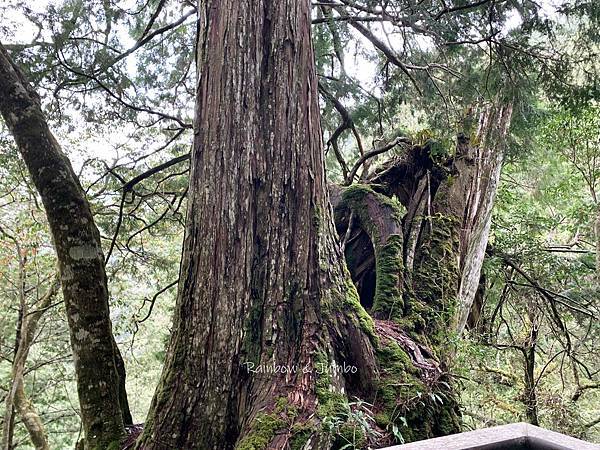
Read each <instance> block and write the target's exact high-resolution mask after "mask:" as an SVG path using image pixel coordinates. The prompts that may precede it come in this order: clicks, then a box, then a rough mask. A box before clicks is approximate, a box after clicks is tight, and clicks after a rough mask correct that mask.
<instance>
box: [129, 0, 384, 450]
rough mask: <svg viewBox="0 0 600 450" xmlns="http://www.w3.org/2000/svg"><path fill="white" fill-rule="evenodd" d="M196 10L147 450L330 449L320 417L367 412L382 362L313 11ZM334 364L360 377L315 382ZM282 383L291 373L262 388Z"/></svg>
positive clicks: (303, 3) (285, 7)
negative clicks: (361, 407)
mask: <svg viewBox="0 0 600 450" xmlns="http://www.w3.org/2000/svg"><path fill="white" fill-rule="evenodd" d="M198 10H199V32H198V43H197V52H198V54H197V64H198V70H199V76H198V84H197V86H198V93H197V106H196V121H195V140H194V149H193V154H192V172H191V180H190V191H189V206H188V208H189V209H188V217H187V229H186V237H185V241H184V249H183V259H182V265H181V277H180V284H179V293H178V301H177V307H176V313H175V318H174V331H173V335H172V339H171V342H170V347H169V351H168V355H167V358H166V363H165V368H164V371H163V375H162V379H161V381H160V385H159V387H158V389H157V392H156V394H155V397H154V400H153V403H152V406H151V409H150V413H149V417H148V420H147V423H146V429H145V432H144V434H143V436H142V440H141V444H140V448H144V449H165V448H178V449H180V448H185V449H231V448H233V447H234V446H235V445H236V444H237V446H238V447H239V448H245V449H250V448H272V449H281V448H286V446H287V445H288V444H289V443H290V442H291V441H293V440H296V439H303V445H304V444H306V445H307V446H308V447H305V448H329V447H330V442H329V441H328V440H327V439H326V438H325V437H323V436H320V435H319V430H321V427H320V426H318V425H317V424H316V421H317V420H318V419H317V416H316V415H315V414H314V413H315V411H316V409H317V405H318V404H319V405H320V406H321V407H322V406H324V405H325V404H326V403H327V401H328V399H327V397H328V396H329V397H330V396H331V395H332V393H333V392H337V393H338V395H340V396H342V392H344V393H346V394H350V393H354V394H356V395H359V394H360V396H361V397H369V396H370V394H371V393H372V390H373V383H374V381H375V361H374V356H373V351H372V348H371V344H370V341H369V337H368V333H372V332H373V329H372V323H371V321H370V318H368V316H366V315H365V314H364V311H363V310H362V308H361V307H360V304H359V303H358V300H357V297H356V291H355V288H354V286H353V285H352V282H351V280H350V278H349V276H348V272H347V271H346V270H345V267H344V263H343V257H342V255H341V253H340V251H339V246H338V244H337V242H336V239H335V229H334V227H333V222H332V215H331V211H330V206H329V203H328V199H327V191H326V182H325V175H324V162H323V147H322V138H321V129H320V123H319V104H318V98H317V79H316V74H315V68H314V62H313V50H312V43H311V36H310V23H311V17H310V4H309V1H308V0H278V1H274V0H262V1H261V0H205V1H201V2H200V5H199V9H198ZM360 312H363V316H360V315H359V313H360ZM333 362H337V363H338V364H343V363H344V362H345V363H346V364H352V365H354V366H356V367H357V368H358V370H357V372H356V373H355V374H348V376H346V377H343V376H335V377H333V376H332V377H328V378H325V377H324V376H320V375H319V374H318V372H319V370H318V367H317V366H319V365H323V366H326V365H327V366H328V365H330V364H332V363H333ZM277 367H279V368H292V369H293V368H297V372H287V373H281V372H278V373H264V372H260V371H261V370H266V371H269V370H271V369H275V368H277ZM292 411H293V413H292ZM292 422H293V423H295V424H296V426H295V427H294V426H293V424H292ZM312 422H315V423H313V426H309V423H312ZM300 425H302V426H303V427H305V428H304V430H305V431H303V432H302V433H301V436H300V434H299V432H298V429H299V428H298V427H299V426H300ZM259 443H260V444H259Z"/></svg>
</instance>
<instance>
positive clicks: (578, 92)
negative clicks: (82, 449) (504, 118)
mask: <svg viewBox="0 0 600 450" xmlns="http://www.w3.org/2000/svg"><path fill="white" fill-rule="evenodd" d="M440 5H442V6H440ZM443 5H444V3H443V2H439V3H438V2H421V3H413V2H391V1H390V2H377V1H364V2H352V1H341V2H330V1H323V2H315V3H314V7H313V18H314V20H313V39H314V45H315V53H316V58H317V71H318V74H319V77H320V82H319V83H320V93H321V109H322V123H323V128H324V137H325V142H326V152H327V154H326V157H327V170H328V172H327V175H328V177H329V179H330V181H331V182H332V183H338V184H340V183H344V182H347V181H354V176H349V172H353V171H352V168H353V167H354V166H355V164H356V162H357V161H358V160H359V158H361V156H362V155H364V154H366V153H368V152H369V150H371V149H382V148H387V147H389V148H387V151H385V152H383V151H382V152H381V153H379V154H378V155H376V156H374V157H372V158H369V159H368V161H367V166H368V167H370V168H376V167H377V166H378V164H381V163H383V162H384V161H386V160H388V159H389V158H391V157H393V156H401V155H402V154H403V152H404V151H405V147H404V146H402V145H400V144H401V142H410V143H412V144H416V145H426V144H427V145H428V148H429V149H430V151H431V157H432V158H439V159H443V158H447V157H448V156H452V154H453V152H454V151H455V150H454V148H455V144H454V140H455V137H456V134H457V133H458V132H459V131H461V132H465V131H466V132H467V133H470V137H471V139H473V140H474V139H476V129H477V122H478V120H479V115H480V114H481V111H482V109H483V108H484V107H485V106H486V105H490V104H491V105H502V104H507V103H510V104H511V105H512V107H513V116H512V123H511V126H510V130H509V133H508V136H507V138H506V144H505V149H504V155H505V156H504V160H503V165H502V173H501V178H500V184H499V188H498V193H497V197H496V202H495V206H494V211H493V216H492V222H491V234H490V242H489V245H488V248H487V252H486V259H485V262H484V268H483V274H482V277H481V280H480V283H479V290H478V295H476V299H475V304H474V307H473V309H472V310H471V312H470V317H469V321H468V327H467V331H466V332H465V333H464V335H462V336H453V337H452V339H453V343H454V344H455V345H456V360H455V363H454V365H453V367H452V368H451V375H452V377H453V379H454V380H456V381H457V382H458V383H459V386H461V398H460V401H461V407H462V414H463V422H464V427H465V429H468V428H479V427H483V426H491V425H496V424H502V423H509V422H516V421H529V422H532V423H539V424H540V425H541V426H544V427H547V428H550V429H554V430H557V431H560V432H564V433H567V434H570V435H573V436H577V437H582V438H585V439H587V440H591V441H594V442H600V429H599V424H600V409H599V407H598V405H599V404H600V401H599V400H600V399H599V391H598V388H599V387H600V381H599V378H598V377H599V374H598V371H599V370H600V367H598V361H597V360H598V358H597V355H598V350H599V349H598V346H599V345H600V342H599V340H598V321H597V318H598V314H599V311H598V282H599V280H600V264H599V263H598V260H599V258H598V257H597V255H598V252H597V249H598V248H599V244H598V242H600V238H599V234H600V233H599V231H600V213H599V209H598V208H599V205H598V202H599V201H600V199H599V198H598V197H597V196H598V192H597V190H598V188H599V187H600V179H599V177H600V116H599V114H598V113H599V107H598V104H597V96H598V85H597V70H598V67H597V60H598V58H597V53H598V19H599V17H600V6H598V5H596V4H595V2H592V1H590V2H583V1H574V2H545V1H544V2H540V3H539V4H538V3H534V2H529V1H525V2H522V1H516V0H514V1H485V0H484V1H480V2H475V3H469V2H455V3H453V4H452V5H453V6H448V5H446V6H443ZM195 13H196V11H195V5H193V4H189V3H187V2H174V1H172V2H169V1H165V0H158V1H150V2H135V1H129V2H114V1H111V0H106V1H93V2H87V1H77V0H71V1H66V2H48V3H47V4H40V3H39V2H36V3H35V4H33V2H28V1H10V2H6V3H4V4H3V5H1V6H0V18H2V20H1V21H0V39H1V40H2V42H3V43H4V44H5V45H6V47H7V48H8V49H9V50H10V51H11V54H12V56H13V57H14V59H15V60H17V61H18V62H19V63H20V64H21V66H22V67H24V68H25V69H26V70H27V71H28V74H27V75H28V76H29V77H30V79H31V80H32V82H33V83H34V85H35V87H36V89H37V90H38V92H39V93H40V94H41V95H42V98H43V104H44V107H45V112H46V114H47V115H48V118H49V121H50V123H51V126H52V127H53V129H54V131H55V133H56V135H57V137H58V138H59V140H60V142H61V143H62V147H63V149H64V150H65V152H66V153H67V154H68V155H69V157H70V158H71V160H72V161H73V163H74V167H75V170H76V172H78V174H79V175H80V178H81V181H82V184H83V187H84V189H85V191H86V193H87V195H88V198H89V200H90V202H91V203H92V207H93V209H94V214H95V218H96V221H97V223H98V226H99V228H100V231H101V234H102V239H103V246H104V252H105V255H106V259H107V272H108V276H109V279H110V286H111V293H110V294H111V313H112V320H113V327H114V331H115V336H116V339H117V342H118V344H119V346H120V348H121V351H122V353H123V357H124V359H125V362H126V366H127V372H128V378H127V381H128V391H129V399H130V400H129V401H130V406H131V409H132V413H133V415H134V421H135V422H136V423H137V422H142V421H143V420H144V418H145V415H146V412H147V410H148V407H149V403H150V401H151V397H152V393H153V391H154V387H155V385H156V383H157V381H158V377H159V375H160V371H161V365H162V362H163V359H164V354H165V353H164V352H165V345H166V343H167V342H168V336H169V332H170V326H171V314H172V311H173V307H174V297H175V291H176V289H175V286H176V283H177V278H178V270H179V260H180V250H181V239H182V236H183V224H184V220H185V208H186V192H187V176H188V157H187V154H188V152H189V144H190V141H191V134H192V131H191V128H192V111H193V106H191V105H193V98H194V93H195V70H194V49H193V47H194V35H195ZM391 144H394V145H391ZM0 159H1V160H0V171H1V177H0V208H1V211H2V213H1V214H0V235H1V239H0V260H1V261H2V264H1V265H0V277H1V278H2V281H1V282H0V318H1V322H0V399H3V398H4V397H5V396H6V394H7V392H8V389H9V386H10V385H11V382H12V381H13V376H14V371H13V366H14V365H15V347H16V346H17V345H16V343H17V342H19V341H20V340H21V338H22V335H21V333H20V330H21V328H22V324H23V320H24V318H28V317H30V316H31V315H32V313H33V312H39V313H42V314H40V319H39V320H40V322H39V324H38V328H37V331H36V333H35V336H34V340H33V345H32V347H31V350H30V352H29V356H28V358H27V361H26V363H25V366H24V371H23V377H24V386H25V391H26V393H27V396H28V397H29V399H30V400H31V402H32V404H33V405H35V408H36V409H37V411H38V412H39V414H40V416H41V418H42V420H43V422H44V424H45V426H46V429H47V432H48V434H49V440H50V443H51V448H72V447H73V446H74V444H75V442H76V440H77V439H78V437H79V435H80V433H81V430H80V424H79V418H78V406H77V396H76V394H75V392H76V391H75V382H74V373H73V369H72V358H71V350H70V345H69V339H68V330H67V326H66V322H65V318H64V308H63V307H62V303H61V294H60V292H59V291H57V290H56V288H55V287H53V286H55V284H56V283H55V279H56V268H55V265H56V263H55V255H54V252H53V249H52V244H51V239H50V236H49V234H48V227H47V223H46V220H45V215H44V211H43V208H42V207H41V204H40V202H39V198H38V195H37V193H36V191H35V189H34V187H33V186H32V184H31V181H30V179H29V177H28V175H27V172H26V170H25V168H24V165H23V162H22V161H21V159H20V158H19V156H18V153H17V151H16V149H15V147H14V143H13V140H12V138H11V137H10V135H9V134H8V132H7V130H6V129H4V128H2V129H1V134H0ZM358 167H359V168H360V169H361V172H362V169H363V166H358ZM355 175H356V177H357V178H358V176H360V173H358V174H355ZM430 395H435V394H432V393H430V392H422V393H418V394H417V396H423V397H427V396H430ZM429 400H431V399H428V401H429ZM416 401H419V398H417V399H416ZM433 401H434V402H435V401H443V400H442V399H435V398H434V399H433ZM2 415H3V417H4V418H3V419H2V420H6V418H7V417H10V414H5V413H4V411H3V414H2ZM3 423H4V422H3ZM389 431H390V432H391V433H392V434H394V436H395V438H396V440H397V441H398V442H400V441H401V440H402V439H403V438H402V433H401V431H400V430H396V429H395V430H389ZM13 440H14V444H15V446H16V448H30V446H31V444H30V443H29V437H28V435H27V433H26V431H25V429H24V427H23V426H22V424H20V423H19V421H18V420H17V422H16V426H15V435H14V439H13Z"/></svg>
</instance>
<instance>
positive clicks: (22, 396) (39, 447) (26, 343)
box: [3, 281, 59, 450]
mask: <svg viewBox="0 0 600 450" xmlns="http://www.w3.org/2000/svg"><path fill="white" fill-rule="evenodd" d="M58 288H59V283H58V281H56V282H55V283H53V284H52V286H50V288H49V290H48V292H47V293H46V294H45V295H44V296H43V297H42V298H41V299H40V301H39V302H38V304H37V306H36V310H35V311H27V310H26V309H25V310H24V311H23V313H22V320H21V321H20V322H21V323H20V327H19V328H20V330H19V333H18V335H19V341H18V347H17V352H16V354H15V357H14V359H13V365H12V374H11V375H12V376H11V378H12V381H11V387H10V391H9V394H8V399H9V401H7V404H8V403H10V404H11V408H12V407H14V409H15V410H16V411H17V413H18V414H19V418H20V419H21V422H23V425H25V428H26V429H27V432H28V433H29V437H30V439H31V443H32V444H33V445H34V447H35V449H36V450H49V449H50V447H49V445H48V437H47V435H46V431H45V427H44V424H43V422H42V420H41V418H40V416H39V415H38V413H37V411H36V410H35V408H34V406H33V404H32V402H31V400H30V399H29V398H28V397H27V394H26V393H25V386H24V385H25V377H24V372H25V363H26V362H27V356H28V354H29V350H30V349H31V346H32V344H33V340H34V337H35V333H36V332H37V326H38V322H39V320H40V318H41V317H42V315H43V314H44V312H45V310H46V308H47V307H48V306H49V305H50V304H51V302H52V299H53V298H54V297H55V296H56V293H57V292H58ZM22 304H24V301H23V302H22ZM7 412H8V408H7ZM5 420H6V416H5ZM11 448H12V447H11V446H9V444H8V441H7V442H6V443H5V447H3V449H5V450H10V449H11Z"/></svg>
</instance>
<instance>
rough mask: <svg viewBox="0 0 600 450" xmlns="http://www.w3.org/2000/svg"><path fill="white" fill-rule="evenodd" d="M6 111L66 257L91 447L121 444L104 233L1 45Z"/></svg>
mask: <svg viewBox="0 0 600 450" xmlns="http://www.w3.org/2000/svg"><path fill="white" fill-rule="evenodd" d="M0 112H1V113H2V117H3V118H4V121H5V122H6V124H7V126H8V128H9V129H10V131H11V133H12V134H13V136H14V138H15V141H16V143H17V146H18V148H19V151H20V153H21V155H22V157H23V160H24V161H25V164H26V165H27V169H28V171H29V174H30V176H31V178H32V179H33V182H34V184H35V186H36V188H37V190H38V192H39V194H40V196H41V198H42V201H43V204H44V207H45V210H46V214H47V216H48V222H49V225H50V230H51V233H52V238H53V241H54V247H55V250H56V253H57V256H58V262H59V270H60V276H61V285H62V291H63V296H64V299H65V305H66V309H67V318H68V322H69V329H70V334H71V345H72V348H73V355H74V360H75V368H76V374H77V380H78V383H77V387H78V395H79V403H80V407H81V417H82V422H83V427H84V431H85V439H86V448H89V449H106V448H111V446H113V447H112V448H114V447H115V446H117V445H119V442H120V440H121V438H122V437H123V435H124V422H129V423H130V422H131V416H130V414H129V408H128V405H127V398H126V395H125V385H124V383H125V372H124V368H123V362H122V359H121V355H120V353H119V351H118V348H117V346H116V343H115V341H114V337H113V335H112V331H111V322H110V317H109V306H108V288H107V283H106V273H105V270H104V256H103V253H102V248H101V245H100V233H99V232H98V229H97V228H96V225H95V223H94V218H93V216H92V212H91V209H90V206H89V203H88V202H87V200H86V197H85V193H84V192H83V189H82V188H81V186H80V184H79V180H78V178H77V175H76V174H75V173H74V171H73V169H72V167H71V164H70V162H69V160H68V158H67V157H66V156H65V155H64V153H63V152H62V150H61V148H60V146H59V144H58V142H57V141H56V139H55V138H54V136H53V135H52V133H51V132H50V129H49V128H48V124H47V123H46V120H45V118H44V114H43V112H42V109H41V104H40V99H39V97H38V96H37V94H36V93H35V91H34V90H33V89H32V87H31V86H30V84H29V83H28V81H27V80H26V78H25V77H24V75H23V74H22V73H21V71H20V70H19V68H18V67H17V66H16V65H15V64H14V63H13V62H12V60H11V59H10V57H9V55H8V53H7V51H6V49H5V48H4V47H3V46H2V45H1V44H0Z"/></svg>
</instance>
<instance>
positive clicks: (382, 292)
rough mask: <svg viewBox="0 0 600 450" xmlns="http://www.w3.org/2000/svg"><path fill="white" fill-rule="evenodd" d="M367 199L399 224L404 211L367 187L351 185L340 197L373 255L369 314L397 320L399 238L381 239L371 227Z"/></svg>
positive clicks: (400, 263)
mask: <svg viewBox="0 0 600 450" xmlns="http://www.w3.org/2000/svg"><path fill="white" fill-rule="evenodd" d="M367 196H370V197H371V199H372V201H375V202H376V203H377V204H378V205H379V206H380V207H383V208H386V209H387V210H388V211H389V215H390V217H391V218H392V220H395V221H396V222H397V223H398V224H400V223H401V220H402V216H403V215H404V208H403V207H402V205H400V203H398V202H397V201H396V200H394V199H392V198H389V197H387V196H385V195H382V194H379V193H377V192H375V191H374V190H373V188H372V187H371V186H367V185H362V184H355V185H352V186H349V187H348V188H346V189H345V190H344V193H343V194H342V198H343V201H344V203H345V205H346V207H348V208H349V209H350V210H351V211H352V213H353V214H355V215H356V216H357V217H358V218H359V220H360V224H361V227H362V228H363V229H364V230H365V232H366V233H367V234H368V235H369V239H370V240H371V243H372V244H373V250H374V252H375V271H376V272H375V277H376V287H375V297H374V300H373V312H374V313H376V314H377V316H378V317H381V318H385V319H399V318H400V317H402V315H403V309H404V304H403V300H402V275H403V272H404V267H403V260H402V253H403V236H402V235H401V234H392V235H388V236H381V234H380V231H379V230H378V228H377V226H376V225H375V224H374V223H373V221H372V218H371V217H370V214H369V208H368V206H367V203H366V199H367Z"/></svg>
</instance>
